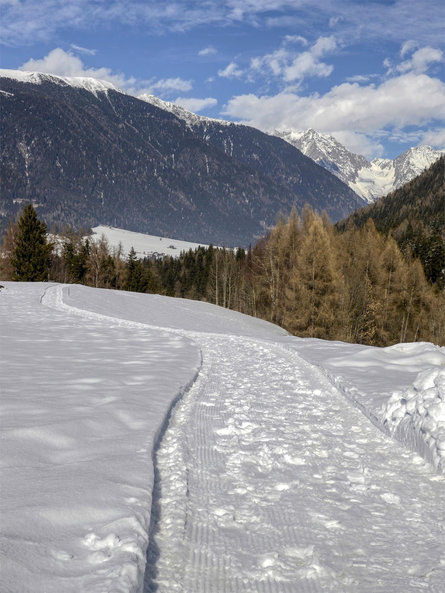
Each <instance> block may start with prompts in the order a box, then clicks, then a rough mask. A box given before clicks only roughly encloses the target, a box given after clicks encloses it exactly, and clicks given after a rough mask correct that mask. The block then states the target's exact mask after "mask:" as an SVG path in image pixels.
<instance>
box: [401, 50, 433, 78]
mask: <svg viewBox="0 0 445 593" xmlns="http://www.w3.org/2000/svg"><path fill="white" fill-rule="evenodd" d="M402 49H403V48H402ZM404 55H406V51H405V54H404ZM438 62H443V52H442V51H441V50H440V49H435V48H434V47H421V48H420V49H418V50H417V51H415V52H414V53H413V55H412V56H411V58H410V59H409V60H405V61H404V62H402V63H401V64H399V65H398V66H397V67H396V70H397V71H398V72H411V71H413V72H417V73H421V72H426V71H427V70H428V68H429V67H430V66H431V64H434V63H438Z"/></svg>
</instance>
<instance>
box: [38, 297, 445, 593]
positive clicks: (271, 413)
mask: <svg viewBox="0 0 445 593" xmlns="http://www.w3.org/2000/svg"><path fill="white" fill-rule="evenodd" d="M69 290H70V289H69V288H68V287H61V286H59V287H52V288H50V289H49V290H48V291H47V292H46V296H45V297H44V299H43V301H44V304H46V305H48V306H50V307H54V308H56V309H59V310H62V311H64V312H65V313H68V312H69V313H71V314H73V315H74V316H76V315H77V316H79V315H80V316H81V317H83V318H86V319H90V320H95V321H96V322H100V321H106V322H108V323H109V322H110V320H112V321H113V324H114V325H115V326H117V327H119V326H123V327H124V328H125V327H127V328H134V329H145V330H147V329H150V328H151V329H153V327H154V326H153V325H150V324H146V323H142V322H136V321H130V320H128V319H122V318H120V319H119V318H115V317H111V316H110V315H106V314H101V313H100V312H98V311H97V310H94V311H89V310H86V308H85V305H84V304H83V303H82V304H80V306H79V307H77V308H76V307H75V306H73V305H72V304H71V303H72V302H76V301H75V299H71V300H69V301H67V302H69V303H70V304H67V303H66V302H64V299H65V298H66V296H69V295H68V294H67V293H68V292H69ZM64 291H66V292H64ZM82 307H83V308H82ZM158 329H159V328H158ZM161 329H162V331H163V332H165V333H167V332H172V333H173V334H179V335H180V336H181V337H187V338H189V339H191V340H192V341H193V342H195V343H196V344H197V345H198V346H199V348H200V350H201V356H202V366H201V368H200V371H199V374H198V376H197V378H196V380H195V382H194V384H193V386H192V387H191V388H190V389H189V390H188V391H187V392H186V393H184V394H183V396H182V398H181V399H180V400H179V401H178V403H177V404H176V407H175V408H174V410H173V412H172V415H171V417H170V421H169V426H168V429H167V430H166V432H165V433H164V436H163V438H162V441H161V442H160V445H159V448H158V449H157V451H156V457H155V465H156V467H155V470H154V475H155V484H154V499H153V508H152V517H151V525H150V535H151V540H150V543H149V546H148V551H147V568H146V572H145V584H144V587H143V588H144V592H145V593H152V592H155V591H156V592H158V593H176V592H178V593H290V592H292V593H300V592H301V593H306V592H308V593H317V592H322V591H323V592H324V591H329V592H335V593H341V592H345V593H353V592H354V593H356V592H357V593H398V592H400V593H402V592H403V593H405V592H407V591H430V592H432V593H443V591H444V589H445V558H444V556H443V552H444V550H445V539H444V531H443V525H444V509H445V492H444V488H443V486H444V484H445V478H444V476H439V475H436V474H435V473H434V472H433V471H432V469H431V467H430V466H429V465H428V464H427V463H425V461H424V460H423V459H422V458H420V457H419V456H418V455H415V454H413V453H411V452H409V451H408V450H406V449H405V448H403V447H402V446H400V445H399V444H397V443H395V442H394V440H393V439H391V438H390V437H388V436H386V435H384V434H382V432H381V431H379V430H378V429H377V428H376V427H375V426H374V425H373V424H372V423H371V422H370V421H369V420H368V419H367V418H366V417H365V416H364V415H363V414H362V413H361V412H360V411H359V410H358V409H356V408H354V407H352V406H351V405H350V404H348V403H347V401H346V399H345V397H344V396H343V395H342V394H341V393H340V392H339V391H338V390H337V388H336V387H335V386H333V385H332V383H331V382H329V380H328V379H327V378H326V377H325V376H324V374H323V372H322V371H321V370H320V369H318V368H316V366H314V365H312V364H310V363H309V362H307V361H304V360H303V359H302V358H301V357H300V356H299V355H298V354H297V353H295V352H291V351H288V350H286V349H285V348H284V347H280V346H279V345H277V344H274V343H272V342H271V341H270V339H269V341H268V340H262V339H260V338H258V337H254V338H249V337H243V336H234V335H224V334H221V333H219V334H217V333H212V334H210V333H204V332H203V333H199V332H196V331H186V330H180V329H171V328H170V329H166V328H164V327H163V328H161ZM178 337H179V336H178ZM158 435H159V430H158ZM110 537H111V535H110ZM95 538H96V539H95ZM90 539H91V541H85V545H87V546H89V547H90V548H91V549H92V550H93V551H94V550H96V552H95V553H97V554H99V555H100V554H103V552H102V550H105V551H106V552H107V553H109V550H110V549H112V548H113V547H115V546H116V545H117V546H118V545H119V544H118V542H115V541H108V539H107V538H103V537H102V538H99V539H98V536H95V535H94V534H92V535H91V538H90ZM146 539H147V538H146V537H144V536H141V537H139V540H138V541H139V544H138V545H140V546H142V549H143V546H144V542H146ZM141 542H142V543H141ZM101 560H103V559H102V558H101ZM127 571H128V572H130V569H129V568H127ZM98 578H99V576H98ZM129 580H131V579H130V577H129ZM99 582H100V581H99ZM137 582H139V585H137V584H136V585H135V584H133V588H131V589H130V588H128V590H129V591H130V590H131V591H133V590H134V591H141V590H142V583H140V581H139V579H138V580H137ZM134 583H136V581H134ZM70 590H71V589H70ZM95 590H96V589H95ZM97 590H98V591H99V590H101V589H100V585H99V588H98V589H97ZM108 590H110V591H111V589H106V588H105V589H102V591H104V592H105V591H108ZM113 590H116V591H117V590H119V591H120V590H121V588H117V587H116V589H113ZM122 590H124V589H122Z"/></svg>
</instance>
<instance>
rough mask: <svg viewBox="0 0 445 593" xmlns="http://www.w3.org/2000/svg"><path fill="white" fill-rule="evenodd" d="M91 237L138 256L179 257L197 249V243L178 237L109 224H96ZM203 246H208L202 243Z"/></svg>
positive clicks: (124, 252) (126, 253) (125, 252)
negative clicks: (133, 252) (134, 230)
mask: <svg viewBox="0 0 445 593" xmlns="http://www.w3.org/2000/svg"><path fill="white" fill-rule="evenodd" d="M92 230H93V236H92V239H93V240H95V241H97V240H99V239H101V238H102V237H105V239H106V240H107V241H108V244H109V245H110V247H113V248H115V249H117V248H118V247H119V245H120V246H121V248H122V252H123V255H124V256H126V255H128V254H129V253H130V250H131V248H132V247H133V249H134V250H135V252H136V256H137V257H139V258H144V257H150V256H153V255H154V256H162V255H170V256H171V257H179V256H180V255H181V253H182V252H183V251H189V249H197V248H198V247H199V246H200V244H199V243H190V242H189V241H180V240H179V239H169V238H168V237H157V236H154V235H146V234H145V233H135V232H133V231H126V230H124V229H118V228H115V227H110V226H104V225H101V226H96V227H94V228H93V229H92ZM203 247H208V246H207V245H203Z"/></svg>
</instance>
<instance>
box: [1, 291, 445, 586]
mask: <svg viewBox="0 0 445 593" xmlns="http://www.w3.org/2000/svg"><path fill="white" fill-rule="evenodd" d="M4 284H5V288H4V289H3V290H1V292H0V315H1V333H2V337H1V352H2V356H1V369H0V377H1V379H0V381H1V433H2V447H1V476H0V477H1V482H0V485H1V509H0V515H1V539H0V541H1V550H2V560H1V572H0V590H1V591H2V592H5V593H6V592H11V593H12V592H14V593H27V592H31V591H32V592H36V593H40V592H42V593H43V592H46V593H53V592H54V593H55V592H57V593H60V592H62V593H64V592H83V591H85V592H88V593H89V592H93V593H94V592H101V593H112V592H121V591H122V592H123V591H128V592H139V593H142V592H144V593H149V592H152V591H158V592H159V593H162V592H168V593H170V592H171V593H173V592H176V591H178V592H181V593H204V592H205V593H238V592H239V593H241V592H246V593H247V592H249V593H263V592H264V593H266V592H267V593H282V592H293V593H294V592H300V591H301V592H313V593H315V592H318V591H320V592H321V591H323V592H324V591H330V592H335V593H341V592H348V593H349V592H350V593H352V592H354V593H358V592H359V593H362V592H363V593H367V592H369V593H379V592H381V593H383V592H384V593H396V592H400V593H402V592H403V593H405V592H407V591H431V592H433V593H439V592H440V593H442V592H443V591H444V590H445V557H444V552H445V539H444V530H443V525H444V509H445V488H444V485H445V476H444V475H443V470H444V462H443V459H444V456H445V447H444V442H445V438H444V437H445V417H444V415H445V414H444V412H445V411H444V406H445V349H443V348H438V347H436V346H433V345H431V344H403V345H396V346H393V347H391V348H385V349H377V348H370V347H364V346H357V345H350V344H344V343H341V342H325V341H321V340H304V339H298V338H294V337H291V336H288V335H286V334H285V332H283V330H281V329H280V328H278V327H276V326H274V325H271V324H269V323H267V322H264V321H260V320H257V319H253V318H249V317H246V316H243V315H240V314H238V313H235V312H231V311H227V310H224V309H220V308H218V307H215V306H213V305H209V304H206V303H199V302H194V301H185V300H180V299H169V298H165V297H160V296H156V295H141V294H135V293H124V292H115V291H106V290H99V289H92V288H86V287H82V286H77V285H71V286H61V285H48V284H14V283H4Z"/></svg>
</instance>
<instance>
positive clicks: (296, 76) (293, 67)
mask: <svg viewBox="0 0 445 593" xmlns="http://www.w3.org/2000/svg"><path fill="white" fill-rule="evenodd" d="M289 40H290V38H289V37H285V39H284V43H283V45H282V46H281V47H280V48H279V49H277V50H275V51H274V52H272V53H269V54H266V55H264V56H260V57H255V58H253V59H252V60H251V62H250V72H249V75H250V76H251V77H252V76H255V75H257V74H261V75H267V74H268V73H269V74H272V75H273V76H276V77H279V78H282V80H283V81H284V82H285V83H290V82H294V81H301V80H303V79H304V78H306V77H310V76H316V77H326V76H329V75H330V74H331V72H332V70H333V66H331V65H329V64H326V63H324V62H322V61H321V58H323V57H324V56H325V55H326V54H329V53H332V52H333V51H335V50H336V49H337V43H336V41H335V39H334V37H332V36H330V37H319V38H318V39H317V41H316V42H315V43H314V44H313V45H312V46H311V47H310V48H309V49H308V50H306V51H303V52H297V51H296V50H295V48H291V47H289ZM293 41H300V42H304V44H306V45H307V41H306V39H304V38H303V37H298V36H297V37H294V38H293Z"/></svg>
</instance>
